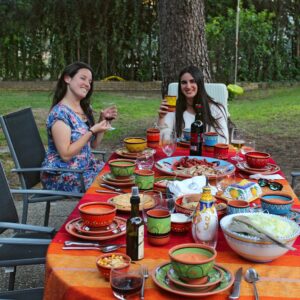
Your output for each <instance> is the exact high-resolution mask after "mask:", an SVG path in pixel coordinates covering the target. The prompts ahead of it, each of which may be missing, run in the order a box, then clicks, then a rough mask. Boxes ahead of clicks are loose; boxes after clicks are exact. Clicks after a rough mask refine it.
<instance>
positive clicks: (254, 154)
mask: <svg viewBox="0 0 300 300" xmlns="http://www.w3.org/2000/svg"><path fill="white" fill-rule="evenodd" d="M245 158H246V162H247V164H248V165H249V166H250V167H251V168H256V169H261V168H264V167H265V166H266V165H267V163H268V162H269V158H270V154H269V153H266V152H259V151H251V152H247V153H245Z"/></svg>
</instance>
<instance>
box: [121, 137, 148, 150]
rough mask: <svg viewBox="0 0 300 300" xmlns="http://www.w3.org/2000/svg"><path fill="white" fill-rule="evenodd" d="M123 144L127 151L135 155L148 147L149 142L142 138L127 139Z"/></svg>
mask: <svg viewBox="0 0 300 300" xmlns="http://www.w3.org/2000/svg"><path fill="white" fill-rule="evenodd" d="M123 142H124V144H125V147H126V149H127V150H128V151H129V152H133V153H138V152H142V151H143V150H145V148H146V146H147V140H146V139H145V138H142V137H128V138H125V139H124V140H123Z"/></svg>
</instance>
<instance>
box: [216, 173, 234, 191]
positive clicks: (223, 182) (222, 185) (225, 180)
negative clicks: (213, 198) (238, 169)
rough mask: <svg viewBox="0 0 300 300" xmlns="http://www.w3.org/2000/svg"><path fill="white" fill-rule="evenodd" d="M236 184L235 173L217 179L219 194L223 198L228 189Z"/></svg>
mask: <svg viewBox="0 0 300 300" xmlns="http://www.w3.org/2000/svg"><path fill="white" fill-rule="evenodd" d="M235 182H236V179H235V173H234V172H233V173H231V174H228V175H225V176H222V177H219V178H217V179H216V188H217V190H218V194H219V195H220V196H221V195H223V194H224V192H225V190H226V188H227V187H228V186H229V185H230V184H233V183H235Z"/></svg>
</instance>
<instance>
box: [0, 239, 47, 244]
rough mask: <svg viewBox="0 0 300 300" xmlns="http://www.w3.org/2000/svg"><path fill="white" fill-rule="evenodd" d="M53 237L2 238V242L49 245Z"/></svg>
mask: <svg viewBox="0 0 300 300" xmlns="http://www.w3.org/2000/svg"><path fill="white" fill-rule="evenodd" d="M51 241H52V240H51V239H26V238H0V244H8V245H49V244H50V243H51Z"/></svg>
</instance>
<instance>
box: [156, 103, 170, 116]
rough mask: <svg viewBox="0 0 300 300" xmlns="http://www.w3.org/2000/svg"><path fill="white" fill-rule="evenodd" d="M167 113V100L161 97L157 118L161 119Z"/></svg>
mask: <svg viewBox="0 0 300 300" xmlns="http://www.w3.org/2000/svg"><path fill="white" fill-rule="evenodd" d="M167 113H168V106H167V101H166V100H165V99H163V100H162V101H161V104H160V107H159V110H158V117H159V119H163V118H164V116H165V115H166V114H167Z"/></svg>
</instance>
